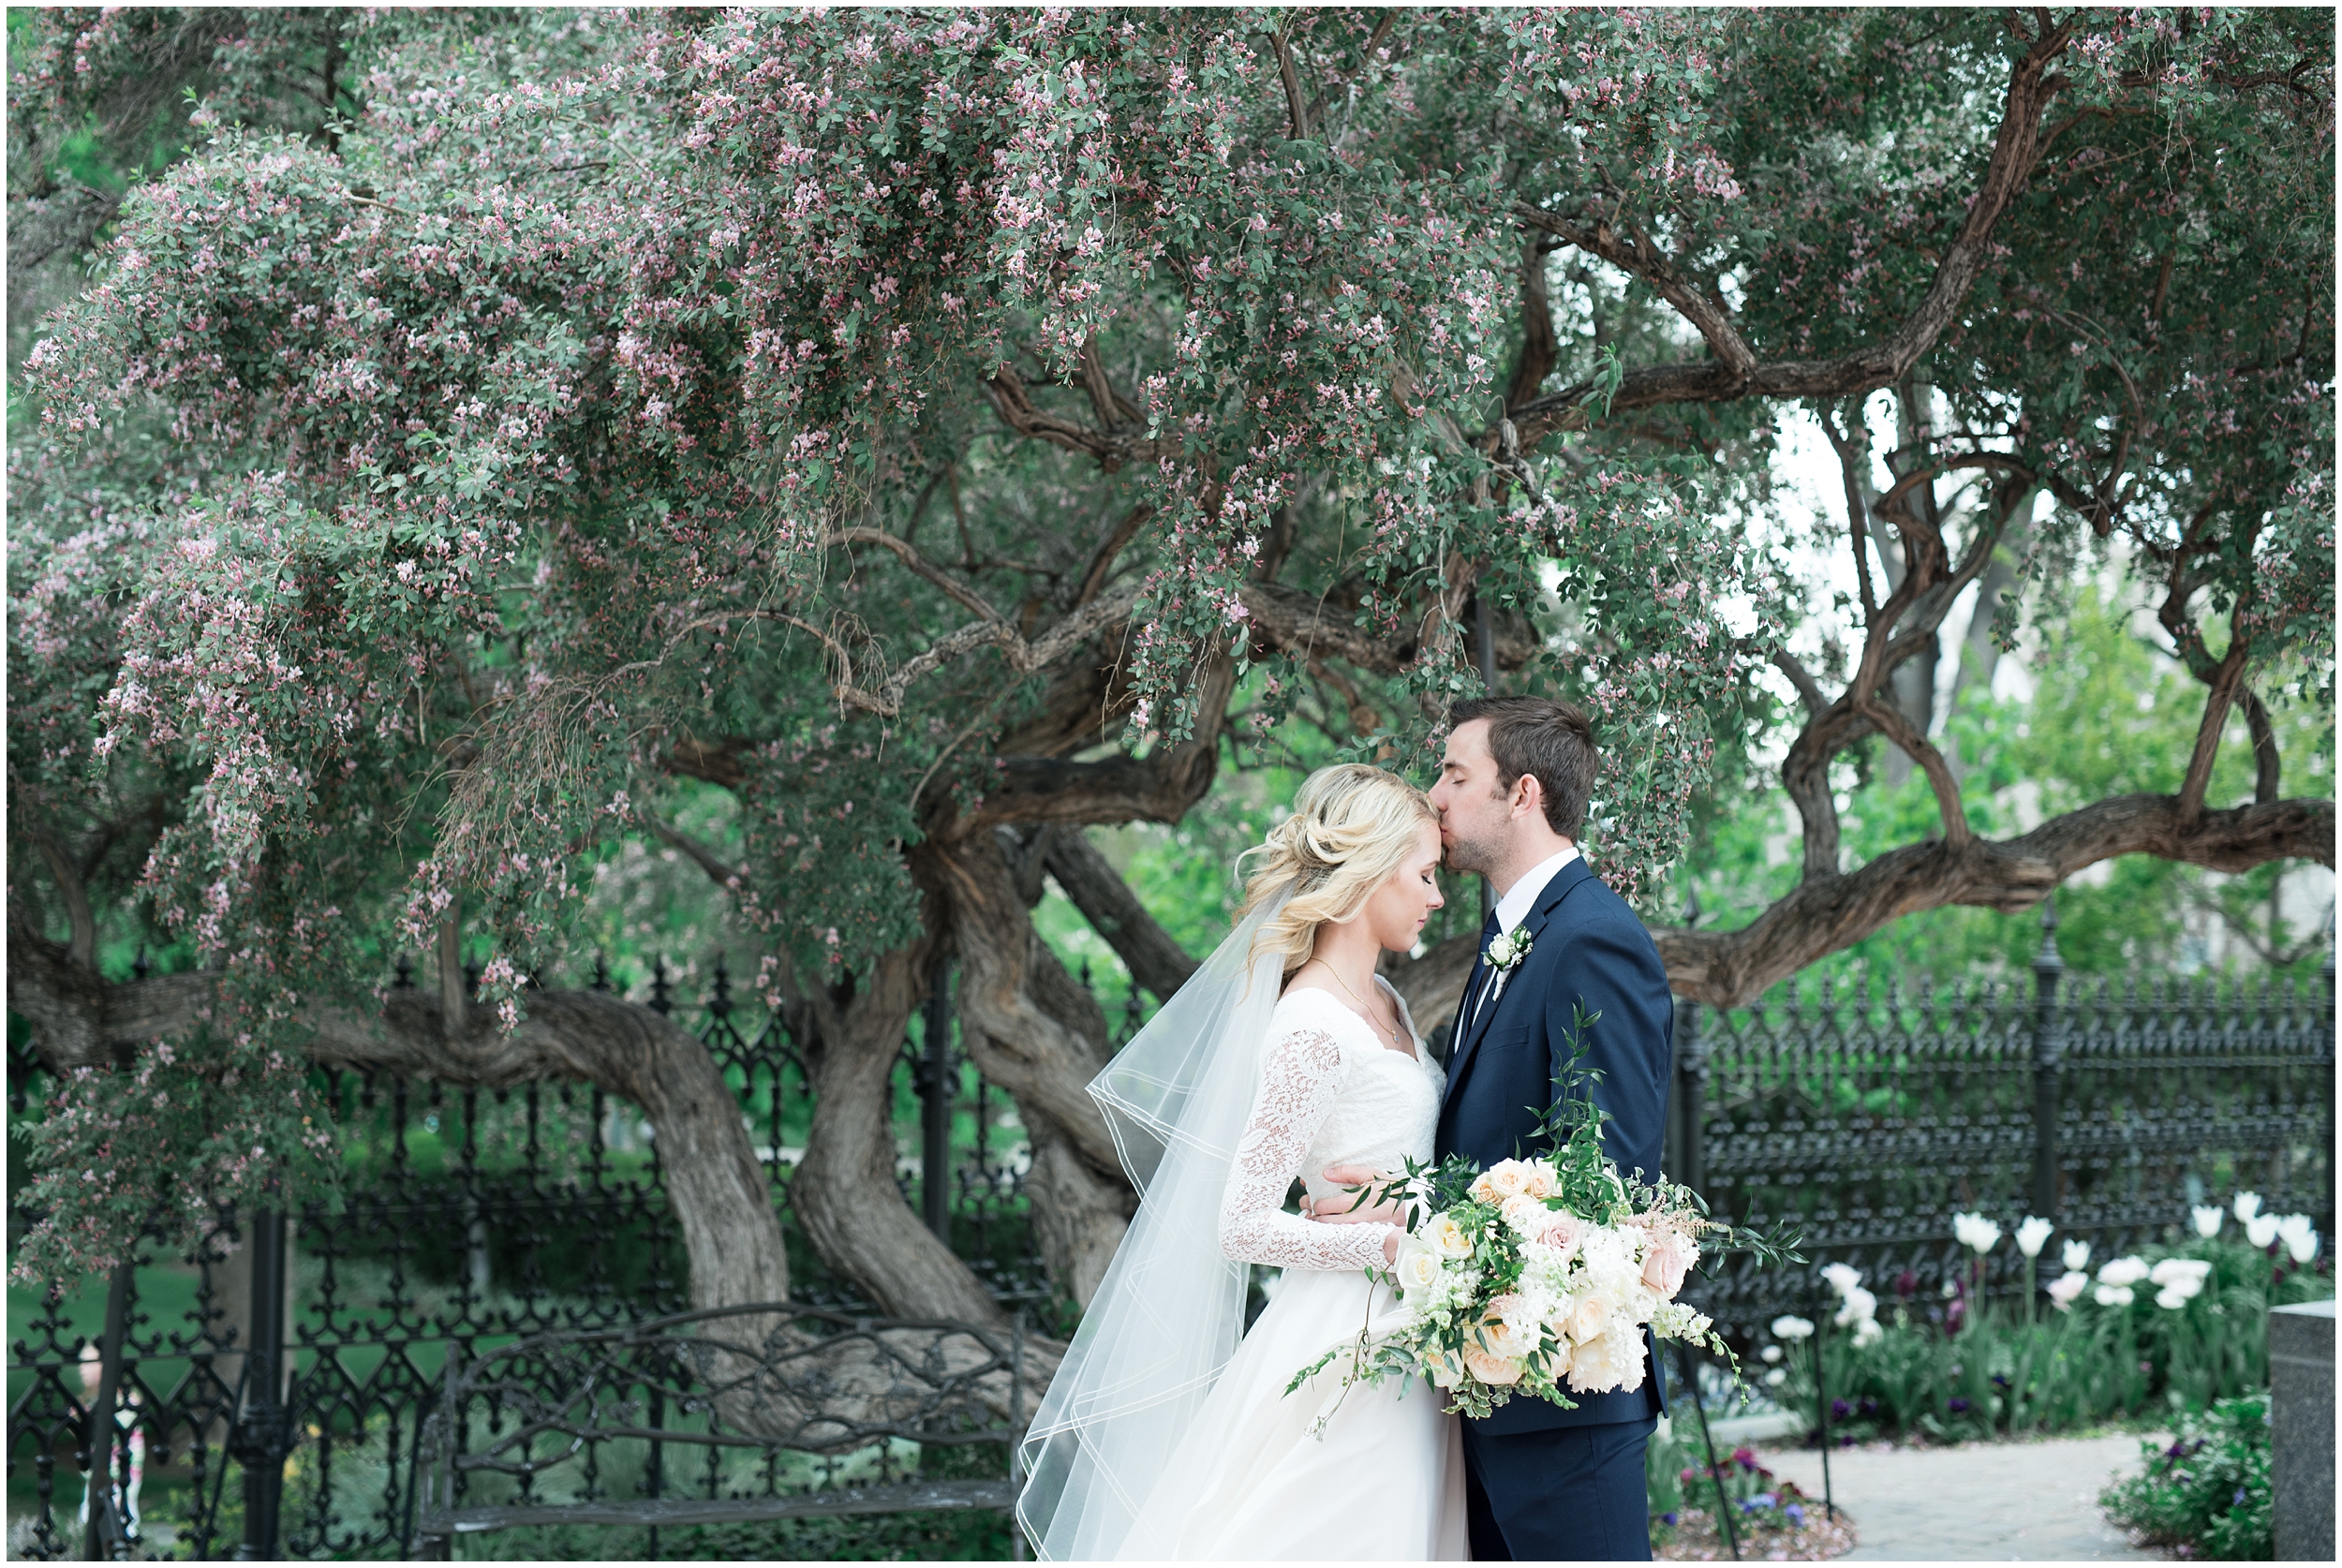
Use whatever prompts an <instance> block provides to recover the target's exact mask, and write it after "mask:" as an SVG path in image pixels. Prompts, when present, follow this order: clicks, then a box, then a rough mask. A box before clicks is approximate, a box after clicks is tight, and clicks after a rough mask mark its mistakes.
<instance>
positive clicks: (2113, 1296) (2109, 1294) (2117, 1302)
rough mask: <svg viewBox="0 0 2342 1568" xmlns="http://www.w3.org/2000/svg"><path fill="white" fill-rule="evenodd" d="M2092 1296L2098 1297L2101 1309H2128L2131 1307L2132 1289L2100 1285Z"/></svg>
mask: <svg viewBox="0 0 2342 1568" xmlns="http://www.w3.org/2000/svg"><path fill="white" fill-rule="evenodd" d="M2091 1294H2094V1295H2095V1296H2097V1303H2098V1305H2099V1306H2101V1307H2127V1306H2129V1305H2130V1287H2129V1286H2128V1285H2100V1286H2099V1287H2098V1288H2097V1290H2096V1291H2094V1292H2092V1293H2091Z"/></svg>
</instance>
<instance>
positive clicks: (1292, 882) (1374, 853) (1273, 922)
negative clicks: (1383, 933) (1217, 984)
mask: <svg viewBox="0 0 2342 1568" xmlns="http://www.w3.org/2000/svg"><path fill="white" fill-rule="evenodd" d="M1426 822H1430V823H1431V824H1433V825H1434V826H1436V825H1437V824H1438V822H1439V813H1438V812H1436V811H1434V810H1432V809H1431V802H1430V796H1428V795H1426V794H1425V793H1424V792H1423V791H1420V790H1418V789H1416V787H1415V786H1414V785H1412V784H1410V783H1408V782H1407V781H1406V780H1405V779H1403V778H1401V777H1397V776H1396V775H1394V774H1388V773H1385V772H1384V771H1383V770H1382V769H1381V768H1378V767H1370V766H1368V765H1367V764H1366V763H1364V762H1344V763H1341V764H1339V765H1337V766H1334V767H1330V768H1320V769H1318V770H1317V771H1316V772H1315V773H1313V774H1311V775H1310V776H1309V777H1307V778H1306V779H1304V780H1302V782H1301V790H1300V792H1299V793H1298V794H1297V795H1295V796H1294V797H1293V814H1292V815H1291V816H1289V817H1287V818H1286V819H1285V820H1284V821H1282V822H1279V823H1278V824H1277V825H1276V826H1275V827H1274V828H1271V829H1270V830H1269V833H1268V840H1267V843H1264V844H1262V845H1260V846H1258V847H1257V848H1255V849H1252V850H1248V851H1245V855H1244V858H1245V859H1246V860H1251V859H1253V857H1254V856H1259V857H1260V861H1259V865H1258V866H1257V867H1256V868H1255V869H1254V870H1253V874H1252V876H1251V877H1250V878H1249V879H1248V880H1246V882H1245V884H1244V910H1243V913H1242V914H1239V915H1238V917H1237V918H1238V921H1241V920H1242V919H1243V918H1244V916H1246V915H1250V914H1251V913H1253V910H1258V909H1260V908H1262V907H1263V906H1265V905H1267V904H1268V903H1270V902H1272V901H1273V900H1275V899H1276V897H1277V896H1278V895H1280V894H1287V893H1289V894H1291V895H1292V896H1291V897H1290V898H1289V899H1287V900H1286V902H1285V906H1284V908H1282V910H1278V911H1277V913H1276V914H1275V916H1274V917H1272V918H1271V919H1270V920H1268V921H1267V923H1266V924H1264V925H1262V926H1261V928H1260V930H1259V931H1258V932H1256V933H1254V935H1253V951H1252V954H1251V956H1252V957H1253V959H1258V958H1259V957H1260V956H1261V955H1262V954H1267V953H1280V954H1283V955H1284V973H1285V974H1286V975H1287V976H1290V975H1291V974H1292V973H1293V971H1294V970H1296V969H1299V968H1300V967H1301V966H1302V965H1304V964H1306V963H1308V962H1309V961H1310V955H1311V954H1312V952H1314V951H1315V949H1316V947H1317V928H1318V927H1319V926H1320V925H1324V924H1325V923H1326V922H1327V921H1342V920H1348V919H1349V918H1350V917H1351V916H1353V915H1355V914H1356V913H1357V912H1358V910H1360V909H1362V908H1364V907H1365V904H1366V901H1367V899H1368V897H1369V896H1370V895H1372V893H1373V892H1374V890H1375V889H1376V888H1378V887H1380V886H1382V885H1383V883H1384V881H1385V880H1386V879H1388V878H1389V877H1391V876H1392V875H1394V874H1395V873H1396V872H1397V871H1398V870H1399V868H1400V866H1401V865H1404V864H1406V859H1407V856H1408V854H1409V853H1410V852H1412V851H1414V849H1415V844H1416V831H1415V830H1416V828H1417V827H1419V826H1421V825H1422V824H1423V823H1426Z"/></svg>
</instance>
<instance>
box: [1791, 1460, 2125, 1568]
mask: <svg viewBox="0 0 2342 1568" xmlns="http://www.w3.org/2000/svg"><path fill="white" fill-rule="evenodd" d="M2141 1442H2142V1438H2140V1437H2139V1436H2136V1435H2133V1434H2131V1433H2127V1432H2126V1433H2123V1434H2120V1435H2118V1436H2114V1437H2088V1438H2053V1439H2048V1440H2045V1441H2041V1442H1972V1443H1964V1444H1962V1445H1961V1446H1959V1447H1956V1448H1890V1447H1888V1446H1886V1445H1884V1444H1881V1445H1878V1446H1877V1447H1874V1448H1841V1449H1838V1450H1836V1451H1835V1452H1833V1453H1832V1454H1831V1456H1830V1478H1831V1485H1832V1489H1833V1491H1834V1494H1835V1496H1836V1499H1837V1503H1838V1506H1839V1507H1841V1508H1843V1509H1845V1511H1846V1513H1847V1514H1848V1515H1850V1516H1852V1517H1853V1519H1854V1526H1855V1531H1856V1534H1857V1536H1858V1538H1859V1540H1860V1545H1859V1546H1856V1547H1855V1548H1854V1550H1853V1551H1851V1552H1849V1553H1847V1554H1846V1556H1845V1558H1844V1559H1843V1560H1842V1561H1848V1562H1853V1561H1876V1562H1918V1561H1947V1560H1949V1561H1971V1562H1981V1561H2012V1560H2032V1561H2063V1562H2151V1561H2157V1560H2158V1557H2159V1554H2157V1553H2156V1552H2152V1551H2142V1550H2140V1549H2139V1548H2138V1547H2135V1546H2131V1545H2130V1544H2129V1543H2128V1542H2127V1541H2126V1540H2125V1539H2124V1538H2123V1534H2122V1532H2121V1531H2118V1530H2116V1529H2115V1528H2114V1527H2113V1526H2112V1525H2111V1524H2109V1523H2108V1522H2107V1520H2106V1516H2105V1515H2103V1514H2101V1513H2099V1512H2098V1501H2097V1500H2098V1493H2099V1491H2100V1490H2102V1489H2103V1488H2104V1487H2105V1486H2106V1484H2107V1483H2108V1482H2109V1481H2111V1480H2112V1479H2113V1478H2114V1476H2115V1475H2116V1474H2117V1473H2118V1472H2119V1473H2124V1474H2130V1473H2135V1472H2137V1471H2138V1469H2139V1465H2140V1458H2139V1445H2140V1443H2141ZM1758 1452H1759V1454H1760V1455H1761V1457H1762V1459H1763V1462H1764V1464H1765V1465H1766V1466H1767V1468H1769V1469H1771V1471H1772V1472H1773V1473H1775V1474H1776V1475H1780V1476H1783V1477H1785V1478H1786V1479H1789V1480H1793V1481H1795V1482H1796V1483H1797V1484H1798V1485H1799V1486H1800V1487H1803V1488H1804V1489H1805V1490H1806V1491H1807V1492H1809V1493H1811V1494H1812V1495H1813V1496H1815V1497H1819V1496H1821V1495H1822V1486H1821V1455H1820V1454H1819V1453H1818V1452H1816V1451H1813V1450H1809V1449H1791V1448H1779V1447H1768V1446H1764V1445H1762V1444H1760V1445H1759V1446H1758Z"/></svg>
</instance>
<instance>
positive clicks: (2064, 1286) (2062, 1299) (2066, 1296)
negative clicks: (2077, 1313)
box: [2049, 1268, 2090, 1312]
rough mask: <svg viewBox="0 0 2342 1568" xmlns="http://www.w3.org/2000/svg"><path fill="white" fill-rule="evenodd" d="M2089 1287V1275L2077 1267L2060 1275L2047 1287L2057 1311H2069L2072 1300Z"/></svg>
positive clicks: (2072, 1305)
mask: <svg viewBox="0 0 2342 1568" xmlns="http://www.w3.org/2000/svg"><path fill="white" fill-rule="evenodd" d="M2089 1288H2090V1277H2089V1276H2088V1275H2087V1274H2084V1273H2083V1272H2082V1271H2081V1270H2080V1269H2078V1268H2077V1269H2072V1270H2069V1271H2068V1272H2067V1273H2065V1274H2063V1275H2060V1276H2059V1277H2058V1280H2057V1282H2056V1283H2055V1284H2053V1285H2052V1286H2051V1287H2050V1288H2049V1293H2050V1300H2051V1301H2052V1302H2053V1303H2054V1304H2055V1306H2056V1308H2057V1309H2058V1310H2059V1311H2061V1312H2070V1311H2072V1310H2073V1309H2074V1302H2075V1301H2076V1300H2078V1299H2079V1298H2080V1297H2081V1295H2082V1293H2083V1291H2086V1290H2088V1289H2089Z"/></svg>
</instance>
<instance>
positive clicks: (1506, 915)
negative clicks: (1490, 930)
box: [1471, 844, 1578, 1023]
mask: <svg viewBox="0 0 2342 1568" xmlns="http://www.w3.org/2000/svg"><path fill="white" fill-rule="evenodd" d="M1577 858H1578V846H1577V845H1575V844H1572V845H1571V846H1570V847H1569V848H1568V849H1566V850H1564V851H1562V852H1561V853H1560V854H1557V855H1553V856H1550V857H1549V858H1547V859H1545V860H1541V861H1539V862H1537V864H1536V865H1533V866H1531V867H1530V868H1529V870H1528V872H1527V873H1526V874H1525V875H1523V876H1522V877H1521V879H1520V880H1519V881H1517V882H1515V883H1514V884H1513V885H1512V886H1511V887H1510V888H1509V889H1507V890H1506V892H1505V896H1504V897H1502V898H1499V899H1498V900H1497V901H1496V924H1497V927H1498V929H1500V930H1501V931H1503V932H1504V933H1505V935H1506V936H1510V935H1512V933H1513V932H1514V931H1516V930H1518V929H1519V925H1520V923H1521V922H1522V921H1524V920H1526V919H1528V918H1529V911H1530V910H1534V909H1535V908H1536V907H1537V898H1538V896H1539V895H1542V894H1543V893H1544V892H1545V887H1546V884H1547V883H1548V882H1549V881H1551V880H1553V879H1554V878H1555V877H1558V876H1560V875H1561V872H1562V867H1564V866H1565V865H1568V864H1569V863H1570V862H1571V861H1573V860H1576V859H1577ZM1510 973H1512V970H1511V969H1499V970H1497V971H1496V973H1495V974H1494V975H1493V976H1491V977H1490V984H1487V985H1485V986H1483V987H1482V988H1481V994H1480V999H1479V1000H1478V1001H1476V1002H1475V1003H1474V1004H1473V1008H1472V1018H1471V1022H1473V1023H1477V1022H1479V1019H1480V1013H1481V1011H1482V1010H1483V1009H1485V1008H1486V1007H1488V1006H1489V1004H1490V1003H1491V1002H1493V1001H1495V1000H1496V998H1498V997H1499V996H1501V995H1503V993H1504V990H1505V976H1506V975H1509V974H1510Z"/></svg>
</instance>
